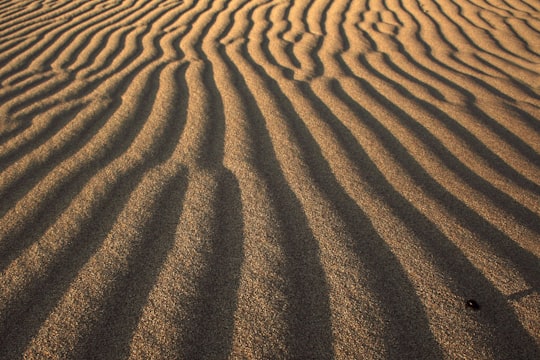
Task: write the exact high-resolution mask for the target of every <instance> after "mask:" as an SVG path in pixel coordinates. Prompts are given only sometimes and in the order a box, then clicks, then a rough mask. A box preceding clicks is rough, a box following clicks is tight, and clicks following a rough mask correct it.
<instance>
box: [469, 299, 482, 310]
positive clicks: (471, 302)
mask: <svg viewBox="0 0 540 360" xmlns="http://www.w3.org/2000/svg"><path fill="white" fill-rule="evenodd" d="M467 307H469V308H471V309H473V310H480V305H479V304H478V303H477V302H476V300H473V299H470V300H467Z"/></svg>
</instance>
